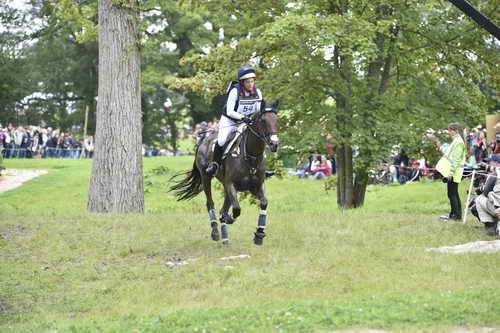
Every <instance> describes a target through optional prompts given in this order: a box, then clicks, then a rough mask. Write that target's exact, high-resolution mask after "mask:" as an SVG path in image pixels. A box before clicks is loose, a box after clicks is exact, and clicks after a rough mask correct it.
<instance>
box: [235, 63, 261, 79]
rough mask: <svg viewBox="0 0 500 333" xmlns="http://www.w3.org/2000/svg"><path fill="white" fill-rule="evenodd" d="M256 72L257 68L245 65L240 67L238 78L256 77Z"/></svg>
mask: <svg viewBox="0 0 500 333" xmlns="http://www.w3.org/2000/svg"><path fill="white" fill-rule="evenodd" d="M256 76H257V75H256V72H255V69H253V68H252V67H250V66H243V67H241V68H240V69H238V80H240V81H241V80H245V79H249V78H251V77H256Z"/></svg>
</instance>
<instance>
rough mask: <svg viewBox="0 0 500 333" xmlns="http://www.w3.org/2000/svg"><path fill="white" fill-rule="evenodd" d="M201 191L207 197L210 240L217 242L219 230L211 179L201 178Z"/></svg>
mask: <svg viewBox="0 0 500 333" xmlns="http://www.w3.org/2000/svg"><path fill="white" fill-rule="evenodd" d="M203 190H204V191H205V196H206V197H207V211H208V216H209V217H210V227H211V228H212V233H211V237H212V240H214V241H218V240H219V239H220V235H219V228H218V225H217V216H216V214H215V205H214V200H213V199H212V179H210V178H207V177H206V176H204V177H203Z"/></svg>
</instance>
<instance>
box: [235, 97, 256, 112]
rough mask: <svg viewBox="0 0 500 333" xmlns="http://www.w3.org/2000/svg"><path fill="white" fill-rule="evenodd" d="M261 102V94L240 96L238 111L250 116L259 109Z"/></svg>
mask: <svg viewBox="0 0 500 333" xmlns="http://www.w3.org/2000/svg"><path fill="white" fill-rule="evenodd" d="M260 102H261V99H260V96H240V100H239V103H238V108H237V109H236V112H238V113H240V114H242V115H245V116H249V115H251V114H253V113H254V112H256V111H258V108H259V106H260Z"/></svg>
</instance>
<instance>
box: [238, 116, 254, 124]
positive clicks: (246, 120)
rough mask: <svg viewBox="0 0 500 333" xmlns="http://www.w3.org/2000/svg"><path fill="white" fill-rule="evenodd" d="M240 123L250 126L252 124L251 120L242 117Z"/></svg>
mask: <svg viewBox="0 0 500 333" xmlns="http://www.w3.org/2000/svg"><path fill="white" fill-rule="evenodd" d="M241 121H243V122H244V123H245V124H247V125H252V124H253V120H252V118H250V117H248V116H244V117H243V118H241Z"/></svg>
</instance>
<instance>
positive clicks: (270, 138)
mask: <svg viewBox="0 0 500 333" xmlns="http://www.w3.org/2000/svg"><path fill="white" fill-rule="evenodd" d="M279 105H280V101H276V103H274V104H272V105H271V106H266V104H265V102H264V101H262V105H261V109H260V111H259V112H257V114H256V116H255V120H256V121H255V127H256V129H257V131H258V132H259V133H260V134H261V135H262V137H263V138H264V141H265V142H266V143H267V144H268V145H269V148H270V149H271V151H272V152H273V153H274V152H276V151H277V150H278V144H279V138H278V108H279Z"/></svg>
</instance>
